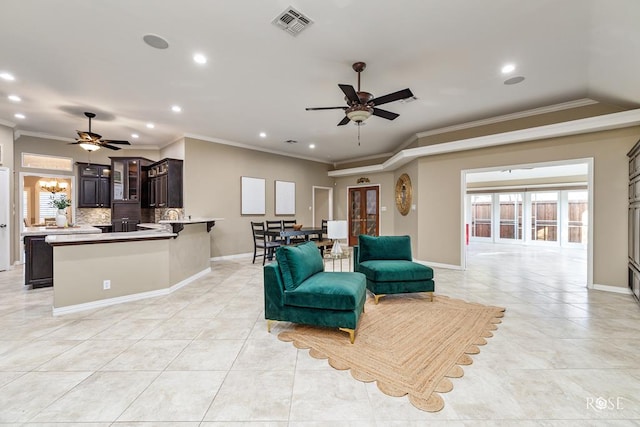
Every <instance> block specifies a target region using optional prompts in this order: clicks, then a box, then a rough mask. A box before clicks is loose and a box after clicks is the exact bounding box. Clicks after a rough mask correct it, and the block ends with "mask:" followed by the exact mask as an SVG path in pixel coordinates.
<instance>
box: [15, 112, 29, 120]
mask: <svg viewBox="0 0 640 427" xmlns="http://www.w3.org/2000/svg"><path fill="white" fill-rule="evenodd" d="M13 117H15V118H16V119H25V118H26V116H25V115H24V114H21V113H15V114H14V115H13Z"/></svg>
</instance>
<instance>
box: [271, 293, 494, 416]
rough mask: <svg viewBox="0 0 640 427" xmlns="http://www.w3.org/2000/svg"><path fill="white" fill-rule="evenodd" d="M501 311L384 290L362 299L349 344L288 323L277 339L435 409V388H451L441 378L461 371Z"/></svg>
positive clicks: (336, 335)
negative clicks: (383, 293) (376, 299)
mask: <svg viewBox="0 0 640 427" xmlns="http://www.w3.org/2000/svg"><path fill="white" fill-rule="evenodd" d="M503 315H504V308H500V307H491V306H485V305H481V304H473V303H468V302H465V301H461V300H457V299H452V298H448V297H445V296H441V295H436V296H434V301H433V302H430V301H429V297H428V296H426V295H425V294H407V295H390V296H386V297H384V298H382V299H381V300H380V302H379V304H377V305H375V304H373V300H372V298H368V299H367V302H366V304H365V312H364V314H363V315H362V317H361V318H360V324H359V325H358V329H357V330H356V341H355V343H354V344H351V343H350V342H349V338H348V335H347V334H346V333H344V332H340V331H338V330H337V329H329V328H319V327H312V326H305V325H295V326H294V327H293V329H291V330H288V331H284V332H281V333H280V334H279V335H278V338H279V339H280V340H282V341H286V342H293V344H294V345H295V346H296V347H297V348H301V349H307V348H308V349H310V351H309V354H310V355H311V356H312V357H315V358H317V359H329V364H330V365H331V366H333V367H334V368H335V369H339V370H345V369H350V370H351V375H352V376H353V377H354V378H355V379H357V380H359V381H364V382H371V381H376V382H377V385H378V388H379V389H380V390H381V391H382V392H383V393H385V394H388V395H390V396H405V395H408V396H409V401H410V402H411V403H412V404H413V405H414V406H415V407H417V408H419V409H422V410H424V411H429V412H437V411H440V410H441V409H442V408H443V407H444V399H443V398H442V397H441V396H440V393H446V392H449V391H451V390H452V389H453V383H452V382H451V380H450V379H449V378H459V377H462V375H463V374H464V372H463V370H462V367H461V365H470V364H471V363H472V362H473V361H472V360H471V357H470V356H469V355H470V354H477V353H479V352H480V350H479V348H478V346H480V345H485V344H486V343H487V341H486V340H485V338H489V337H491V336H493V334H492V332H491V331H493V330H496V329H497V326H496V325H497V324H498V323H500V322H501V320H500V318H501V317H503Z"/></svg>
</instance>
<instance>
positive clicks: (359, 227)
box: [349, 185, 380, 246]
mask: <svg viewBox="0 0 640 427" xmlns="http://www.w3.org/2000/svg"><path fill="white" fill-rule="evenodd" d="M360 234H366V235H369V236H378V235H379V234H380V186H379V185H372V186H367V187H350V188H349V246H354V245H357V244H358V236H359V235H360Z"/></svg>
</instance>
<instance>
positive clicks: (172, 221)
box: [158, 218, 224, 224]
mask: <svg viewBox="0 0 640 427" xmlns="http://www.w3.org/2000/svg"><path fill="white" fill-rule="evenodd" d="M223 219H224V218H183V219H161V220H160V221H158V224H200V223H203V222H215V221H222V220H223Z"/></svg>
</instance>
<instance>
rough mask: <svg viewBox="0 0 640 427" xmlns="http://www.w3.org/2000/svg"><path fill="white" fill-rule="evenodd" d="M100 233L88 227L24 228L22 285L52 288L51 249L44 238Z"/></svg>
mask: <svg viewBox="0 0 640 427" xmlns="http://www.w3.org/2000/svg"><path fill="white" fill-rule="evenodd" d="M95 233H100V229H99V228H96V227H91V226H88V225H81V226H75V227H26V228H25V229H24V230H23V231H22V233H20V236H21V237H22V238H23V239H24V252H25V254H24V255H25V264H24V284H25V286H31V287H32V288H42V287H45V286H53V249H52V248H51V246H49V245H48V244H47V243H46V242H45V238H46V236H52V235H56V236H57V235H72V234H73V235H78V234H95Z"/></svg>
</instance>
